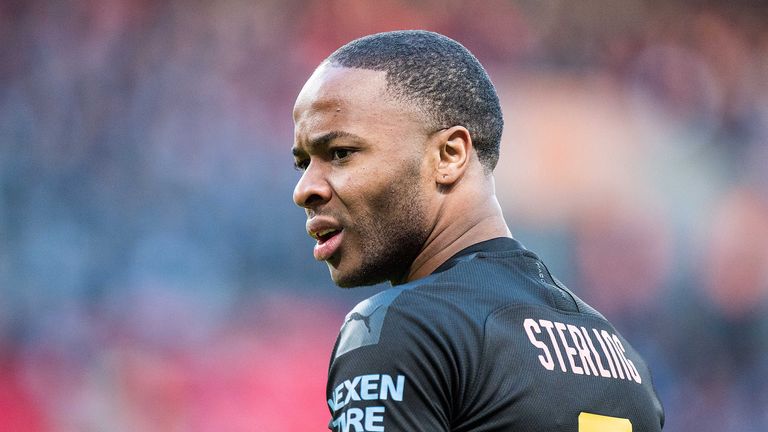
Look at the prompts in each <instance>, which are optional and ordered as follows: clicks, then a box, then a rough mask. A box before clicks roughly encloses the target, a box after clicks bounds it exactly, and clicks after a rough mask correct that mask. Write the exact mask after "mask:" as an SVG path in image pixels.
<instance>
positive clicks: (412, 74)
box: [326, 30, 504, 173]
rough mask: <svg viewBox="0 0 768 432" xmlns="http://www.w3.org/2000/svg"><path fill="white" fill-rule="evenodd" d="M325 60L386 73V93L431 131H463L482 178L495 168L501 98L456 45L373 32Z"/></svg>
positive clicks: (418, 34) (420, 33) (428, 36)
mask: <svg viewBox="0 0 768 432" xmlns="http://www.w3.org/2000/svg"><path fill="white" fill-rule="evenodd" d="M326 61H327V62H328V63H330V64H331V65H333V66H342V67H347V68H356V69H370V70H376V71H384V72H386V74H387V77H386V80H387V90H388V91H389V92H391V93H392V94H393V95H394V96H395V97H397V98H404V99H405V100H408V101H411V102H413V103H415V104H416V105H417V107H418V109H419V110H420V111H421V112H423V113H424V114H425V116H426V117H427V121H429V122H431V123H433V124H431V126H432V127H433V130H435V131H436V130H439V129H442V128H449V127H452V126H464V127H465V128H467V130H468V131H469V134H470V136H471V137H472V143H473V145H474V147H475V151H476V152H477V155H478V158H479V159H480V162H481V163H482V165H483V167H484V169H485V171H486V173H490V172H491V171H493V169H494V168H495V167H496V163H497V162H498V160H499V143H500V141H501V131H502V128H503V126H504V120H503V119H502V115H501V106H500V105H499V97H498V95H497V94H496V89H495V88H494V86H493V83H491V79H490V78H489V77H488V74H487V73H486V72H485V69H483V66H482V65H481V64H480V62H479V61H478V60H477V58H475V56H474V55H472V53H470V52H469V50H468V49H466V48H465V47H464V46H463V45H461V44H460V43H458V42H456V41H455V40H453V39H450V38H448V37H446V36H443V35H441V34H438V33H433V32H429V31H424V30H403V31H393V32H386V33H377V34H373V35H370V36H365V37H362V38H360V39H356V40H354V41H352V42H349V43H348V44H346V45H344V46H342V47H341V48H339V49H338V50H336V52H334V53H333V54H331V55H330V56H329V57H328V58H327V59H326Z"/></svg>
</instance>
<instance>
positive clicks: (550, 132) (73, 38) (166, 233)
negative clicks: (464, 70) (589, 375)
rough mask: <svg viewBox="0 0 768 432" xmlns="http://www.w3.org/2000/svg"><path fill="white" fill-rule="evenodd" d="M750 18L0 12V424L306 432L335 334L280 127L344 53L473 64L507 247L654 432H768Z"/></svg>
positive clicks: (763, 242) (661, 13) (764, 192)
mask: <svg viewBox="0 0 768 432" xmlns="http://www.w3.org/2000/svg"><path fill="white" fill-rule="evenodd" d="M766 22H768V5H766V3H765V2H763V1H760V0H754V1H747V0H738V1H730V2H717V1H703V0H702V1H692V0H691V1H681V0H670V1H640V0H588V1H581V2H576V3H574V2H569V1H566V0H527V1H526V0H520V1H509V0H491V1H484V2H472V1H464V0H450V1H438V0H421V1H413V2H409V1H405V0H377V1H375V2H361V1H355V0H310V1H300V0H287V1H283V0H260V1H255V2H250V1H236V0H232V1H229V0H227V1H204V0H188V1H182V0H169V1H154V0H71V1H54V0H51V1H46V0H27V1H13V0H4V1H2V2H0V430H2V431H22V432H25V431H225V432H227V431H276V430H290V431H306V430H324V427H325V424H326V422H327V420H328V415H327V410H326V407H325V402H324V399H325V398H324V384H325V374H326V370H327V364H328V357H329V353H330V350H331V347H332V345H333V342H334V339H335V336H336V332H337V330H338V328H339V326H340V325H341V323H342V320H343V316H344V314H345V313H346V312H347V311H348V309H349V308H351V307H352V306H353V305H354V304H355V303H356V302H358V301H360V300H362V299H363V298H365V297H367V296H370V295H371V294H373V293H375V292H376V290H377V289H379V288H381V287H373V288H363V289H357V290H351V291H343V290H340V289H338V288H335V287H334V286H333V285H332V284H331V282H330V280H329V278H328V274H327V270H326V268H325V266H324V265H323V264H321V263H316V262H314V261H313V260H312V257H311V247H312V241H311V239H309V238H308V237H307V236H306V234H305V233H304V229H303V221H304V215H303V212H302V211H301V210H300V209H298V208H297V207H295V206H294V205H293V203H292V201H291V192H292V189H293V185H294V184H295V182H296V181H297V180H298V177H299V174H298V173H296V172H295V171H293V170H292V168H291V165H292V159H291V156H290V150H289V149H290V146H291V144H292V132H293V130H292V121H291V108H292V105H293V100H294V98H295V95H296V94H297V93H298V91H299V89H300V88H301V86H302V84H303V82H304V80H305V79H306V78H307V77H308V76H309V74H310V73H311V71H312V70H313V69H314V67H315V66H316V65H317V64H318V63H319V62H320V61H321V60H322V59H323V58H325V57H326V56H327V55H328V54H330V52H332V51H333V50H334V49H335V48H336V47H338V46H340V45H341V44H343V43H345V42H347V41H349V40H351V39H353V38H355V37H358V36H361V35H364V34H369V33H373V32H377V31H384V30H392V29H401V28H426V29H430V30H435V31H439V32H442V33H444V34H446V35H448V36H451V37H453V38H455V39H457V40H459V41H461V42H462V43H464V44H465V45H466V46H467V47H468V48H469V49H470V50H472V51H473V52H474V53H475V54H476V55H477V56H478V58H479V59H480V60H481V62H483V64H484V65H485V66H486V67H487V69H488V71H489V73H490V75H491V78H492V79H493V80H494V82H495V83H496V85H497V88H498V90H499V93H500V96H501V100H502V105H503V108H504V112H505V118H506V131H505V135H504V139H503V147H502V159H501V162H500V164H499V167H498V168H497V171H496V173H497V175H496V176H497V188H498V194H499V197H500V201H501V203H502V206H503V208H504V211H505V215H506V218H507V221H508V222H509V224H510V228H511V229H512V232H513V234H514V235H515V236H516V237H517V238H518V239H519V240H521V241H522V242H523V243H524V244H526V245H527V246H528V247H529V248H530V249H532V250H534V251H536V252H538V253H539V254H540V255H541V256H542V257H543V258H544V259H545V261H546V262H547V263H548V264H549V266H550V267H551V269H552V271H553V272H554V273H555V274H557V275H558V276H559V277H560V279H562V280H563V281H564V282H565V283H566V284H567V285H569V286H570V287H571V288H572V289H573V290H575V291H576V292H577V293H578V294H579V295H580V296H582V297H583V298H585V299H586V300H587V301H589V302H590V303H592V304H593V305H594V306H596V307H597V308H599V309H600V310H601V311H602V312H603V313H604V314H605V315H606V316H607V317H608V318H609V319H610V320H612V321H613V323H614V324H615V325H616V327H617V328H618V329H619V330H620V331H621V332H622V333H624V334H625V336H626V337H627V338H628V339H630V340H631V341H633V344H634V345H635V346H636V348H637V349H638V350H639V351H640V352H641V353H642V354H643V355H644V356H645V358H646V359H647V361H648V362H649V363H650V365H651V368H652V370H653V371H654V373H655V383H656V386H657V388H658V391H659V394H660V396H661V399H662V400H663V402H664V405H665V408H666V411H667V428H666V430H669V431H696V432H700V431H740V432H750V431H761V432H764V431H766V430H768V314H767V312H768V305H767V302H766V297H767V296H766V293H767V292H768V25H766Z"/></svg>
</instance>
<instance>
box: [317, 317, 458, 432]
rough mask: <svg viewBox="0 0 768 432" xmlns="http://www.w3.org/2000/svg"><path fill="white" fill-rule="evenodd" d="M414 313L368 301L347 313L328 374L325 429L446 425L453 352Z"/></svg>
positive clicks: (389, 431) (440, 427)
mask: <svg viewBox="0 0 768 432" xmlns="http://www.w3.org/2000/svg"><path fill="white" fill-rule="evenodd" d="M377 306H378V308H377ZM355 314H356V315H355ZM418 315H419V314H418V313H408V312H407V311H403V310H401V309H399V308H392V307H390V305H389V304H385V305H382V304H380V305H376V304H366V302H363V303H361V305H358V307H357V308H355V309H354V310H353V311H352V312H351V313H350V314H349V315H347V319H346V322H345V324H344V326H343V327H342V331H341V333H340V335H339V340H338V342H337V346H336V349H335V350H334V357H333V358H332V360H331V366H330V370H329V376H328V385H327V389H326V398H327V401H328V407H329V409H330V412H331V416H332V419H331V421H330V423H329V429H331V430H333V431H345V432H346V431H387V432H394V431H414V430H428V431H447V430H449V424H450V412H451V402H450V401H451V396H450V394H451V388H452V387H453V386H452V384H451V382H452V377H451V375H453V374H452V373H451V372H450V368H451V366H450V364H451V361H450V360H449V359H448V358H447V357H450V356H451V354H450V353H449V352H446V350H445V349H443V348H441V347H440V339H441V336H440V335H439V334H435V331H434V327H433V326H432V325H430V323H428V322H426V321H424V320H423V319H422V318H421V317H419V316H418Z"/></svg>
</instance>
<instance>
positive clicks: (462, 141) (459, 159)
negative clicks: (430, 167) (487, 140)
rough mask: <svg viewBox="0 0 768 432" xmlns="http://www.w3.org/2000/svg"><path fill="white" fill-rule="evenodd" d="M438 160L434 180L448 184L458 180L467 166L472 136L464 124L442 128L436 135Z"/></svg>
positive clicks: (441, 183) (444, 184)
mask: <svg viewBox="0 0 768 432" xmlns="http://www.w3.org/2000/svg"><path fill="white" fill-rule="evenodd" d="M437 139H438V140H439V141H438V148H439V160H438V164H437V173H436V174H437V175H436V179H435V181H436V182H437V183H438V184H440V185H443V186H450V185H452V184H454V183H456V181H458V180H459V179H460V178H461V176H462V175H464V172H465V171H466V170H467V168H468V166H469V157H470V153H471V151H472V137H471V136H470V135H469V131H468V130H467V128H465V127H464V126H453V127H451V128H448V129H445V130H442V131H440V132H439V134H438V136H437Z"/></svg>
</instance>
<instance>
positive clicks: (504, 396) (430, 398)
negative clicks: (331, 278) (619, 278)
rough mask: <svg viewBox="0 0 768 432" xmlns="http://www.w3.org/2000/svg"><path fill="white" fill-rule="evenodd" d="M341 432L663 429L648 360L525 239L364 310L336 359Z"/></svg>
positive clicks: (334, 420) (490, 246)
mask: <svg viewBox="0 0 768 432" xmlns="http://www.w3.org/2000/svg"><path fill="white" fill-rule="evenodd" d="M326 395H327V403H328V406H329V409H330V412H331V420H330V422H329V424H328V427H329V429H331V430H333V431H339V432H351V431H355V432H359V431H386V432H395V431H409V432H413V431H430V432H431V431H455V432H460V431H474V432H490V431H517V432H525V431H548V432H560V431H562V432H577V431H578V432H630V431H634V432H638V431H642V432H653V431H660V430H661V428H662V426H663V424H664V413H663V410H662V407H661V403H660V402H659V399H658V397H657V395H656V392H655V390H654V388H653V384H652V381H651V375H650V372H649V370H648V367H647V366H646V364H645V362H644V361H643V360H642V359H641V358H640V355H638V353H637V352H636V351H635V350H634V349H633V348H632V346H631V345H630V344H629V343H628V342H627V341H626V340H625V339H624V338H623V337H622V336H621V335H620V334H619V333H618V332H617V331H616V329H614V328H613V326H612V325H611V324H610V323H609V322H608V321H607V320H606V319H605V318H604V317H603V316H602V315H600V314H599V313H598V312H597V311H595V310H594V309H593V308H591V307H590V306H589V305H587V304H586V303H584V302H583V301H582V300H581V299H579V298H578V297H576V296H575V295H574V294H573V293H572V292H570V291H569V290H568V289H567V288H566V287H565V286H563V285H562V284H561V283H560V282H559V281H558V280H557V279H555V278H553V277H552V276H551V275H550V273H549V271H548V270H547V268H546V266H544V264H543V263H542V262H541V260H540V259H539V258H538V257H537V256H536V255H535V254H534V253H532V252H530V251H528V250H526V249H525V248H524V247H522V246H521V245H520V244H519V243H518V242H517V241H516V240H514V239H510V238H497V239H493V240H488V241H485V242H482V243H478V244H476V245H474V246H471V247H469V248H467V249H465V250H463V251H461V252H460V253H458V254H457V255H456V256H454V257H452V258H451V259H450V260H448V261H447V262H446V263H444V264H443V265H442V266H440V268H438V269H437V270H436V271H435V272H434V273H433V274H431V275H430V276H427V277H425V278H422V279H419V280H416V281H413V282H410V283H407V284H403V285H398V286H394V287H392V288H390V289H387V290H385V291H382V292H380V293H378V294H376V295H374V296H373V297H371V298H369V299H367V300H365V301H363V302H361V303H360V304H358V305H357V306H356V307H355V308H354V309H353V310H352V311H351V312H350V313H349V314H348V315H347V316H346V319H345V322H344V323H343V325H342V328H341V331H340V333H339V337H338V339H337V341H336V345H335V347H334V350H333V354H332V358H331V364H330V369H329V376H328V385H327V389H326Z"/></svg>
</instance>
